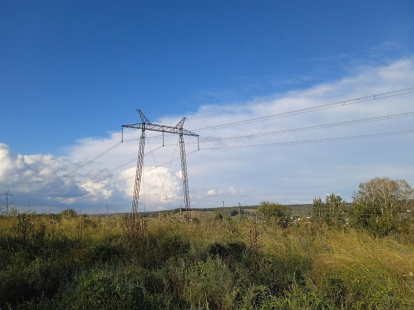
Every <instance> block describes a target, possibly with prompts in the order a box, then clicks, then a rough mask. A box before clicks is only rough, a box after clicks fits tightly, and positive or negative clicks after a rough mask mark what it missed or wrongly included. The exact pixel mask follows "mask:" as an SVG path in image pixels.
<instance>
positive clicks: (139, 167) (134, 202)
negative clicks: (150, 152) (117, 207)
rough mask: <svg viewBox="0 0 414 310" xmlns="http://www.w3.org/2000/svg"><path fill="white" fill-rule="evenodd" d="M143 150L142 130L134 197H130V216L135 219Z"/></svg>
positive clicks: (143, 132) (143, 136)
mask: <svg viewBox="0 0 414 310" xmlns="http://www.w3.org/2000/svg"><path fill="white" fill-rule="evenodd" d="M144 149H145V130H142V133H141V138H140V139H139V150H138V161H137V171H136V174H135V186H134V196H133V197H132V211H131V213H132V216H133V217H135V216H136V214H137V212H138V202H139V190H140V187H141V178H142V166H143V165H144Z"/></svg>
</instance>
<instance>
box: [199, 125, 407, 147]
mask: <svg viewBox="0 0 414 310" xmlns="http://www.w3.org/2000/svg"><path fill="white" fill-rule="evenodd" d="M410 134H414V130H409V131H400V132H388V133H379V134H371V135H359V136H348V137H337V138H326V139H313V140H302V141H289V142H277V143H263V144H251V145H235V146H218V147H209V148H203V150H220V149H242V148H250V147H266V146H280V145H293V144H306V143H318V142H331V141H341V140H356V139H366V138H380V137H388V136H401V135H410Z"/></svg>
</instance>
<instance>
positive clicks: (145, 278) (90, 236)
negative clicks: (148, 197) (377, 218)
mask: <svg viewBox="0 0 414 310" xmlns="http://www.w3.org/2000/svg"><path fill="white" fill-rule="evenodd" d="M0 227H1V231H0V308H1V309H53V310H56V309H413V308H414V302H413V301H414V277H413V272H414V246H413V244H412V241H410V240H412V238H410V237H407V236H393V237H388V238H376V237H374V236H371V235H369V234H367V233H365V232H360V231H355V230H353V229H350V228H347V229H343V230H329V229H327V228H323V227H322V228H321V227H312V226H311V224H304V225H303V226H290V227H288V228H286V229H283V228H280V227H276V226H274V225H271V224H266V223H261V224H255V223H254V222H253V221H252V220H250V219H249V218H248V217H246V218H244V219H241V218H238V219H237V220H233V221H231V220H228V219H227V218H226V217H224V219H223V220H214V219H212V218H211V217H210V218H205V219H203V218H201V219H199V221H198V222H197V223H195V222H192V223H190V224H186V223H180V221H179V219H178V218H177V217H173V216H170V217H168V216H167V217H162V218H161V220H158V219H155V218H154V219H149V220H148V226H147V231H144V232H143V233H140V232H135V233H131V232H128V228H127V225H126V221H125V220H124V218H123V217H120V218H118V219H117V218H116V217H108V218H105V217H94V216H77V217H65V216H63V217H62V216H56V215H51V216H47V215H36V214H25V215H20V216H19V217H9V216H7V217H5V216H2V217H0ZM253 231H256V232H257V238H256V240H255V241H252V237H251V236H252V232H253Z"/></svg>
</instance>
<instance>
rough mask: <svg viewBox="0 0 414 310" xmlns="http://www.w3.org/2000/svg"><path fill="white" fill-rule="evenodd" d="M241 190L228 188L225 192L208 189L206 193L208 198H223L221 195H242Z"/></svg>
mask: <svg viewBox="0 0 414 310" xmlns="http://www.w3.org/2000/svg"><path fill="white" fill-rule="evenodd" d="M243 192H244V191H243V190H236V189H235V188H234V187H233V186H230V187H229V188H228V189H226V190H218V189H210V190H208V191H207V195H208V196H223V195H237V194H243Z"/></svg>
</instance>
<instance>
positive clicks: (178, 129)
mask: <svg viewBox="0 0 414 310" xmlns="http://www.w3.org/2000/svg"><path fill="white" fill-rule="evenodd" d="M137 111H138V113H139V116H140V118H141V123H137V124H130V125H122V131H123V129H124V128H134V129H141V137H140V139H139V150H138V160H137V170H136V175H135V186H134V195H133V197H132V212H131V213H132V214H133V215H134V216H135V215H136V213H137V212H138V202H139V190H140V187H141V178H142V167H143V165H144V148H145V131H146V130H150V131H159V132H162V135H163V144H164V133H169V134H178V135H179V143H180V155H181V174H182V179H183V190H184V205H185V210H186V211H188V210H189V209H190V195H189V190H188V177H187V163H186V156H185V145H184V136H193V137H199V135H197V134H195V133H194V132H191V131H189V130H186V129H184V128H183V125H184V122H185V120H186V119H187V118H186V117H184V118H183V119H182V120H181V121H180V122H179V123H178V124H177V125H176V126H174V127H173V126H165V125H158V124H153V123H151V122H150V121H149V120H148V118H146V116H145V115H144V114H143V113H142V112H141V110H137ZM122 135H123V134H122Z"/></svg>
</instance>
